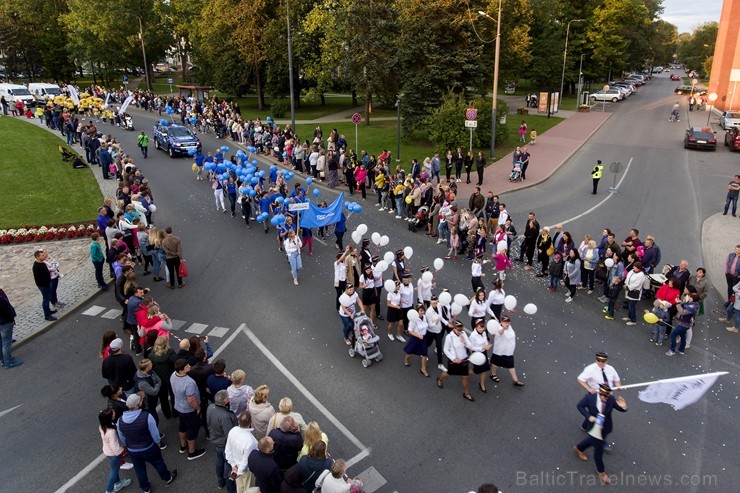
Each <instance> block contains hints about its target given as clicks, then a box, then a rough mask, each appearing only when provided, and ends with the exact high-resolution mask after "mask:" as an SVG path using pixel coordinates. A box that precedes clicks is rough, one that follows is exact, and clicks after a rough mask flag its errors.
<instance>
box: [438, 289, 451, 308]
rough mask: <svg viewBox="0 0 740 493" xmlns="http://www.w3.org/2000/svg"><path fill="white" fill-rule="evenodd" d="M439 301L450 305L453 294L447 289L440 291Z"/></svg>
mask: <svg viewBox="0 0 740 493" xmlns="http://www.w3.org/2000/svg"><path fill="white" fill-rule="evenodd" d="M439 302H440V303H442V304H443V305H449V304H450V303H451V302H452V295H451V294H450V293H448V292H447V291H442V292H441V293H439Z"/></svg>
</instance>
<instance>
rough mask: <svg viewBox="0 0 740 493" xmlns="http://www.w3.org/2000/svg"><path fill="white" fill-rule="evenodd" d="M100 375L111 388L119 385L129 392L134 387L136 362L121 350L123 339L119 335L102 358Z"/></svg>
mask: <svg viewBox="0 0 740 493" xmlns="http://www.w3.org/2000/svg"><path fill="white" fill-rule="evenodd" d="M101 373H102V376H103V378H105V379H106V380H108V383H109V384H110V385H111V386H112V387H113V388H118V387H121V388H123V390H124V391H126V392H127V393H129V392H130V391H131V389H133V387H134V377H135V376H136V363H134V359H133V358H132V357H131V355H129V354H125V353H124V352H123V341H122V340H121V338H120V337H117V338H115V339H113V340H112V341H111V343H110V353H109V355H108V357H107V358H105V359H104V360H103V365H102V372H101Z"/></svg>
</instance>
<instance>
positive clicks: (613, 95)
mask: <svg viewBox="0 0 740 493" xmlns="http://www.w3.org/2000/svg"><path fill="white" fill-rule="evenodd" d="M589 99H590V100H591V101H611V102H612V103H616V102H617V101H621V100H622V99H624V95H623V94H622V92H621V91H620V90H619V89H608V90H606V91H605V90H603V89H601V90H599V91H596V92H593V93H591V95H590V96H589Z"/></svg>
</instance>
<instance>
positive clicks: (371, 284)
mask: <svg viewBox="0 0 740 493" xmlns="http://www.w3.org/2000/svg"><path fill="white" fill-rule="evenodd" d="M360 289H362V304H363V305H365V307H366V308H367V310H368V316H369V317H370V320H372V322H373V326H375V292H376V291H375V278H374V277H373V266H372V265H370V264H368V265H366V266H365V272H363V273H362V274H361V275H360Z"/></svg>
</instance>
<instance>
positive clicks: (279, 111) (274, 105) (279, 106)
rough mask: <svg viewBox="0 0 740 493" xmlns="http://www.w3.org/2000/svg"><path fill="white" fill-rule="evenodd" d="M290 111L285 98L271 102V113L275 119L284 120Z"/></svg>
mask: <svg viewBox="0 0 740 493" xmlns="http://www.w3.org/2000/svg"><path fill="white" fill-rule="evenodd" d="M287 111H288V103H287V102H286V100H285V98H277V99H273V100H272V101H271V102H270V113H272V117H273V118H283V117H284V116H285V113H287Z"/></svg>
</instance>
